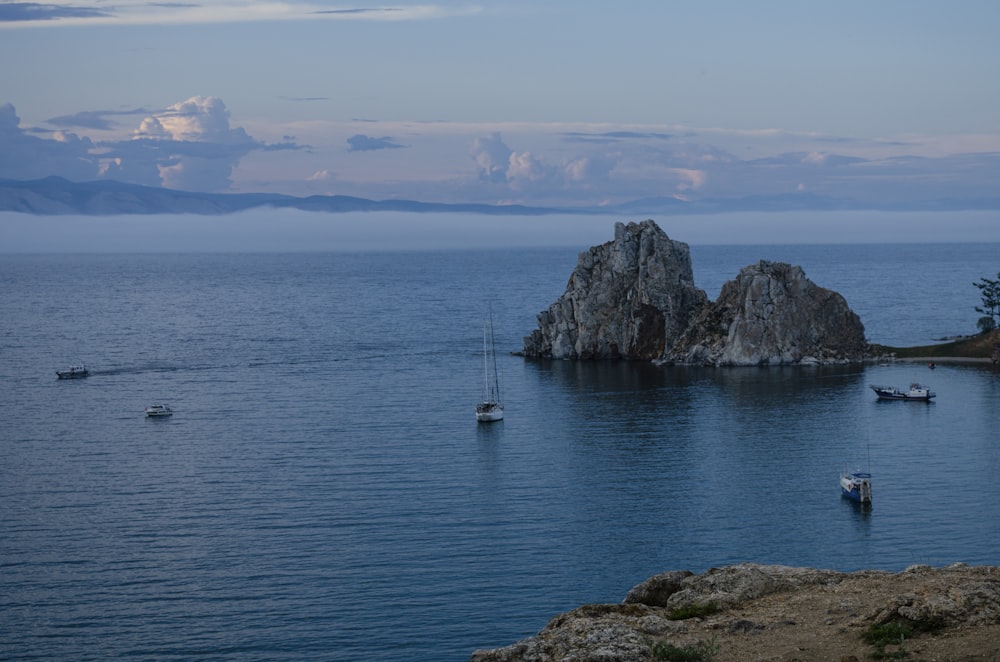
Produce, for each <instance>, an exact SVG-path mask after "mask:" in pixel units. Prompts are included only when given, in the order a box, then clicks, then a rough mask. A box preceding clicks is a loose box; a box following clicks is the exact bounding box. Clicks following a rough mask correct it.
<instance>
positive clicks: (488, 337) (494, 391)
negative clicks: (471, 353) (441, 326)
mask: <svg viewBox="0 0 1000 662" xmlns="http://www.w3.org/2000/svg"><path fill="white" fill-rule="evenodd" d="M491 365H492V371H491V370H490V367H491ZM476 420H477V421H479V422H480V423H492V422H493V421H499V420H503V397H502V396H501V393H500V375H499V373H498V372H497V352H496V346H495V343H494V340H493V309H492V308H490V313H489V318H488V320H486V321H484V322H483V399H482V400H481V401H480V402H479V404H477V405H476Z"/></svg>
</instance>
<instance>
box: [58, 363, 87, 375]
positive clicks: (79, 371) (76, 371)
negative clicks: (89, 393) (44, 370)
mask: <svg viewBox="0 0 1000 662" xmlns="http://www.w3.org/2000/svg"><path fill="white" fill-rule="evenodd" d="M89 374H90V371H89V370H87V366H85V365H82V364H81V365H74V366H70V367H69V368H67V369H66V370H56V377H58V378H59V379H82V378H84V377H86V376H87V375H89Z"/></svg>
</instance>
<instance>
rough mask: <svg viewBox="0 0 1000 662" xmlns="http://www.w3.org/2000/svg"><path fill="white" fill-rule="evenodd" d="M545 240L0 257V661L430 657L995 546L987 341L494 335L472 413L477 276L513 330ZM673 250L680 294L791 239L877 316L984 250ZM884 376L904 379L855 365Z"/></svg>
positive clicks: (879, 333) (553, 267)
mask: <svg viewBox="0 0 1000 662" xmlns="http://www.w3.org/2000/svg"><path fill="white" fill-rule="evenodd" d="M576 253H577V251H576V250H565V249H558V250H556V249H552V250H543V249H538V250H527V251H492V252H462V251H453V252H437V253H435V252H426V253H399V254H301V255H275V254H262V255H74V256H9V255H8V256H0V316H2V322H0V407H2V410H3V411H4V412H5V416H4V425H3V429H2V431H0V438H2V449H3V460H2V461H0V502H2V504H3V507H2V510H0V658H5V659H31V658H36V659H78V660H90V659H93V660H97V659H115V658H141V659H181V658H184V659H192V658H206V659H220V658H225V659H240V660H248V659H249V660H252V659H289V660H303V659H323V660H329V659H337V660H358V659H397V660H399V659H402V660H408V659H412V660H461V659H467V658H468V656H469V654H470V653H471V652H472V651H473V650H474V649H476V648H481V647H492V646H499V645H505V644H508V643H512V642H513V641H515V640H517V639H519V638H522V637H525V636H529V635H531V634H533V633H535V632H536V631H537V630H539V629H541V627H543V626H544V625H545V623H546V621H547V620H548V619H549V618H550V617H552V616H554V615H555V614H557V613H559V612H561V611H565V610H567V609H571V608H573V607H576V606H578V605H580V604H583V603H587V602H618V601H620V600H621V599H622V598H623V597H624V595H625V593H626V592H627V591H628V589H629V588H630V587H631V586H633V585H634V584H636V583H638V582H640V581H642V580H643V579H645V578H646V577H648V576H650V575H652V574H655V573H657V572H661V571H665V570H672V569H690V570H693V571H703V570H705V569H706V568H708V567H711V566H718V565H722V564H726V563H735V562H740V561H755V562H765V563H783V564H789V565H808V566H818V567H824V568H834V569H840V570H853V569H859V568H885V569H891V570H899V569H902V568H904V567H906V566H907V565H910V564H912V563H928V564H933V565H942V564H947V563H951V562H955V561H964V562H967V563H971V564H997V563H1000V558H998V556H997V552H996V550H997V549H1000V517H997V514H998V513H997V506H996V504H997V503H1000V481H997V480H996V476H997V475H998V474H1000V441H998V438H997V433H996V429H997V423H998V418H1000V414H998V412H1000V408H998V406H997V404H998V402H1000V376H998V372H997V370H995V369H993V368H992V367H989V366H983V365H939V366H938V367H937V369H936V370H934V371H930V370H929V369H928V368H927V367H926V366H924V365H922V364H902V363H900V364H894V365H888V366H874V365H868V366H849V367H822V368H819V367H812V368H772V369H755V368H747V369H729V370H712V369H699V368H683V367H677V368H668V369H661V368H656V367H654V366H652V365H649V364H638V363H635V364H632V363H614V364H612V363H591V364H586V363H581V364H578V363H571V362H544V361H543V362H534V361H524V360H522V359H520V358H518V357H514V356H510V355H508V354H506V353H504V354H503V355H502V356H500V357H499V359H500V361H501V369H502V372H503V380H504V390H505V395H506V411H507V417H506V419H505V420H504V421H503V422H501V423H497V424H493V425H477V424H476V422H475V417H474V405H475V401H476V398H477V396H478V394H479V385H480V379H481V374H480V365H481V357H480V355H479V351H480V347H481V335H480V334H481V328H482V327H481V319H482V317H483V315H484V314H485V310H486V305H487V303H491V304H492V306H493V311H494V317H495V321H496V323H497V329H496V332H497V339H498V346H499V347H500V348H503V349H504V350H515V349H519V348H520V346H521V338H522V336H524V335H526V334H527V333H529V332H530V331H531V329H533V328H534V327H535V315H536V314H537V313H538V312H539V311H541V310H543V309H544V308H546V307H547V306H548V305H549V304H550V303H551V302H552V301H553V300H555V298H556V297H558V296H559V295H560V294H561V293H562V291H563V289H564V288H565V284H566V280H567V278H568V276H569V274H570V272H571V271H572V269H573V267H574V265H575V263H576ZM692 253H693V258H694V264H695V272H696V273H695V278H696V282H697V284H698V285H699V286H700V287H702V288H704V289H706V291H707V292H708V294H709V296H710V297H713V298H714V297H715V296H716V295H717V294H718V289H719V287H721V284H722V282H724V281H725V280H728V279H730V278H732V277H734V276H735V275H736V273H737V272H738V271H739V269H740V267H742V266H745V265H746V264H750V263H752V262H756V261H757V260H758V259H760V258H767V259H774V260H784V261H788V262H792V263H793V264H801V265H802V266H803V267H804V269H805V271H806V274H807V275H808V276H809V277H810V278H811V279H812V280H814V281H815V282H816V283H817V284H819V285H822V286H824V287H828V288H830V289H834V290H837V291H838V292H840V293H842V294H844V295H845V297H846V298H847V300H848V303H849V304H850V305H851V307H852V308H853V309H854V310H855V311H856V312H858V313H859V315H860V316H861V318H862V320H863V321H864V323H865V325H866V329H867V332H868V336H869V339H870V340H873V341H876V342H883V343H886V344H895V345H908V344H925V343H929V342H931V341H932V340H933V339H934V338H939V337H944V336H948V335H954V334H959V333H968V332H971V331H973V330H974V329H975V320H976V319H977V317H978V314H977V313H975V311H974V310H972V308H973V307H974V306H975V305H977V304H978V303H979V300H978V290H976V289H975V288H974V287H972V284H971V283H972V281H974V280H976V279H978V278H981V277H983V276H990V275H992V274H994V273H996V272H997V271H998V269H1000V266H998V264H997V258H996V256H997V255H1000V246H996V245H992V246H989V245H986V246H972V245H953V246H855V247H848V246H840V247H829V246H826V247H809V246H782V247H760V246H755V247H697V246H696V247H693V248H692ZM913 274H918V275H921V276H922V278H912V277H910V276H912V275H913ZM77 361H85V362H87V363H88V364H89V366H90V367H91V369H92V375H91V377H89V378H88V379H85V380H79V381H70V382H66V381H58V380H56V379H55V374H54V372H55V370H56V369H58V368H61V367H64V366H66V365H68V364H70V363H74V362H77ZM913 380H920V381H926V382H928V383H930V385H931V386H932V388H934V390H935V391H937V392H938V393H939V396H938V398H937V399H936V401H934V402H933V403H931V404H922V403H906V402H890V403H880V402H877V401H876V400H875V398H874V394H873V393H872V392H871V391H870V390H869V389H868V385H869V384H871V383H880V382H885V383H891V384H898V385H905V384H907V383H909V382H910V381H913ZM153 402H167V403H169V404H170V405H171V406H172V407H173V408H174V411H175V415H174V416H173V417H172V418H169V419H164V420H152V419H145V418H144V417H143V414H142V410H143V407H144V406H145V405H147V404H151V403H153ZM845 466H849V467H850V468H857V467H864V468H870V469H871V471H872V473H873V474H874V480H873V489H874V506H873V508H872V509H871V510H870V511H862V510H860V509H858V508H857V507H855V506H853V505H852V504H850V503H849V502H846V501H844V500H842V499H841V498H840V497H839V494H838V487H837V477H838V475H839V472H840V471H841V470H842V469H843V468H845Z"/></svg>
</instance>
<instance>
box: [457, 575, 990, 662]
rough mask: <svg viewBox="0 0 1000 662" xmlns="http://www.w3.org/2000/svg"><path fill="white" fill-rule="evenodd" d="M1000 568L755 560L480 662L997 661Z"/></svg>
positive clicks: (631, 596)
mask: <svg viewBox="0 0 1000 662" xmlns="http://www.w3.org/2000/svg"><path fill="white" fill-rule="evenodd" d="M997 650H1000V568H997V567H994V566H979V567H973V566H967V565H965V564H954V565H950V566H947V567H943V568H931V567H930V566H913V567H910V568H908V569H906V570H905V571H903V572H900V573H891V572H882V571H876V570H864V571H859V572H849V573H848V572H836V571H833V570H816V569H812V568H793V567H788V566H779V565H757V564H752V563H746V564H740V565H734V566H727V567H724V568H713V569H711V570H708V571H707V572H705V573H703V574H700V575H697V574H692V573H690V572H686V571H679V572H670V573H664V574H662V575H657V576H655V577H652V578H650V579H648V580H646V581H645V582H643V583H642V584H640V585H639V586H636V587H635V588H633V589H632V590H631V591H629V593H628V596H627V597H626V598H625V600H624V602H623V603H622V604H595V605H584V606H582V607H579V608H577V609H574V610H573V611H570V612H566V613H564V614H560V615H559V616H556V617H555V618H553V619H552V620H551V621H549V623H548V625H546V626H545V628H544V629H543V630H542V631H541V632H539V633H538V634H537V635H536V636H534V637H531V638H529V639H525V640H523V641H520V642H518V643H515V644H512V645H510V646H505V647H503V648H497V649H493V650H479V651H476V652H474V653H473V654H472V661H473V662H529V661H531V662H542V661H543V660H579V661H583V660H594V661H596V660H600V661H601V662H631V661H632V660H658V659H664V660H665V659H671V660H673V659H678V660H679V659H685V660H694V659H699V660H700V659H706V660H707V659H712V660H715V661H716V662H726V661H729V660H734V661H735V660H740V661H742V660H833V661H838V660H854V661H855V662H856V661H857V660H864V659H869V658H876V659H888V658H892V659H897V658H902V657H906V658H907V659H909V657H910V654H912V655H913V656H914V658H913V659H923V660H946V659H947V660H973V659H976V660H979V659H983V660H985V659H991V660H992V659H996V651H997Z"/></svg>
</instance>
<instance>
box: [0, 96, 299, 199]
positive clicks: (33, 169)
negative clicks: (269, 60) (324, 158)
mask: <svg viewBox="0 0 1000 662" xmlns="http://www.w3.org/2000/svg"><path fill="white" fill-rule="evenodd" d="M135 112H137V111H127V112H119V113H117V114H123V115H131V114H134V113H135ZM113 114H116V113H110V112H107V111H93V112H86V111H84V112H80V113H76V114H74V115H70V116H63V117H57V118H53V119H52V120H50V123H52V124H55V125H63V126H74V127H77V128H95V129H107V128H110V126H111V124H112V123H111V122H110V120H109V119H108V116H109V115H113ZM36 132H37V131H36ZM298 148H299V147H298V146H297V145H295V144H294V143H291V142H283V143H278V144H273V145H268V144H264V143H262V142H260V141H257V140H255V139H254V138H252V137H251V136H250V135H249V134H248V133H247V132H246V131H245V130H244V129H243V128H240V127H231V126H230V124H229V111H228V110H227V109H226V106H225V104H224V103H223V102H222V100H221V99H219V98H217V97H191V98H190V99H187V100H186V101H182V102H179V103H176V104H173V105H171V106H169V107H167V108H165V109H163V110H160V111H156V112H154V113H150V114H147V115H145V117H143V119H142V120H141V121H140V122H139V126H138V127H137V128H136V129H134V130H133V131H132V135H131V137H130V138H128V139H124V140H117V141H93V140H91V139H90V138H87V137H80V136H78V135H77V134H76V133H73V132H68V131H62V130H57V131H54V132H52V133H51V137H49V138H46V137H42V136H39V135H33V132H29V131H28V130H26V129H24V128H22V127H21V126H20V118H19V117H18V116H17V111H16V110H15V108H14V106H13V105H11V104H10V103H6V104H4V105H2V106H0V178H7V179H22V180H24V179H38V178H42V177H47V176H49V175H58V176H61V177H65V178H67V179H70V180H73V181H89V180H95V179H114V180H118V181H124V182H130V183H133V184H143V185H146V186H163V187H166V188H174V189H181V190H188V191H225V190H227V189H228V188H229V186H230V184H231V183H232V181H231V176H232V173H233V170H234V169H235V168H236V167H237V166H238V165H239V162H240V160H241V159H242V158H243V157H244V156H246V155H247V154H249V153H251V152H254V151H273V150H293V149H298Z"/></svg>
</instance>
